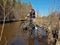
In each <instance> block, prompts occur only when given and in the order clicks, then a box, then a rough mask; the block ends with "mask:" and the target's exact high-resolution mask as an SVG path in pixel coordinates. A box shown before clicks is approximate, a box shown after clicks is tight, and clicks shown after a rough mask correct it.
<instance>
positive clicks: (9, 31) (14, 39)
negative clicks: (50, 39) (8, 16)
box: [0, 22, 45, 45]
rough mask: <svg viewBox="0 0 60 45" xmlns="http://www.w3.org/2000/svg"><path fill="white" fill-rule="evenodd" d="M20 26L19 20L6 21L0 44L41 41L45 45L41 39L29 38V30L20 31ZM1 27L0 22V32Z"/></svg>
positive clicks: (27, 44) (23, 44)
mask: <svg viewBox="0 0 60 45" xmlns="http://www.w3.org/2000/svg"><path fill="white" fill-rule="evenodd" d="M20 26H21V22H14V23H6V24H5V27H4V32H3V37H2V40H1V41H0V45H41V43H42V44H43V45H45V44H44V43H45V42H43V41H42V40H40V41H39V40H38V38H31V37H30V36H29V31H22V30H21V29H20ZM1 28H2V24H0V32H1ZM44 40H45V39H44ZM40 42H41V43H40Z"/></svg>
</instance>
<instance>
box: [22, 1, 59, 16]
mask: <svg viewBox="0 0 60 45" xmlns="http://www.w3.org/2000/svg"><path fill="white" fill-rule="evenodd" d="M21 1H22V2H25V3H28V2H30V3H31V4H32V7H33V9H34V10H35V11H36V12H38V13H39V15H40V16H47V15H49V14H50V13H51V12H54V11H58V9H59V8H60V0H21ZM59 11H60V10H59Z"/></svg>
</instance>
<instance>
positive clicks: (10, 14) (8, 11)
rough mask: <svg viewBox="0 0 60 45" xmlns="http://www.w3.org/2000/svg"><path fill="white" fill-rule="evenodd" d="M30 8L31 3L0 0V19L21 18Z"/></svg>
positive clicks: (18, 0)
mask: <svg viewBox="0 0 60 45" xmlns="http://www.w3.org/2000/svg"><path fill="white" fill-rule="evenodd" d="M31 8H32V5H31V3H30V2H29V3H24V2H21V1H20V0H17V1H16V0H0V20H3V19H4V17H5V16H6V18H5V20H11V19H22V18H24V17H25V16H26V15H27V14H28V12H29V10H30V9H31Z"/></svg>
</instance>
